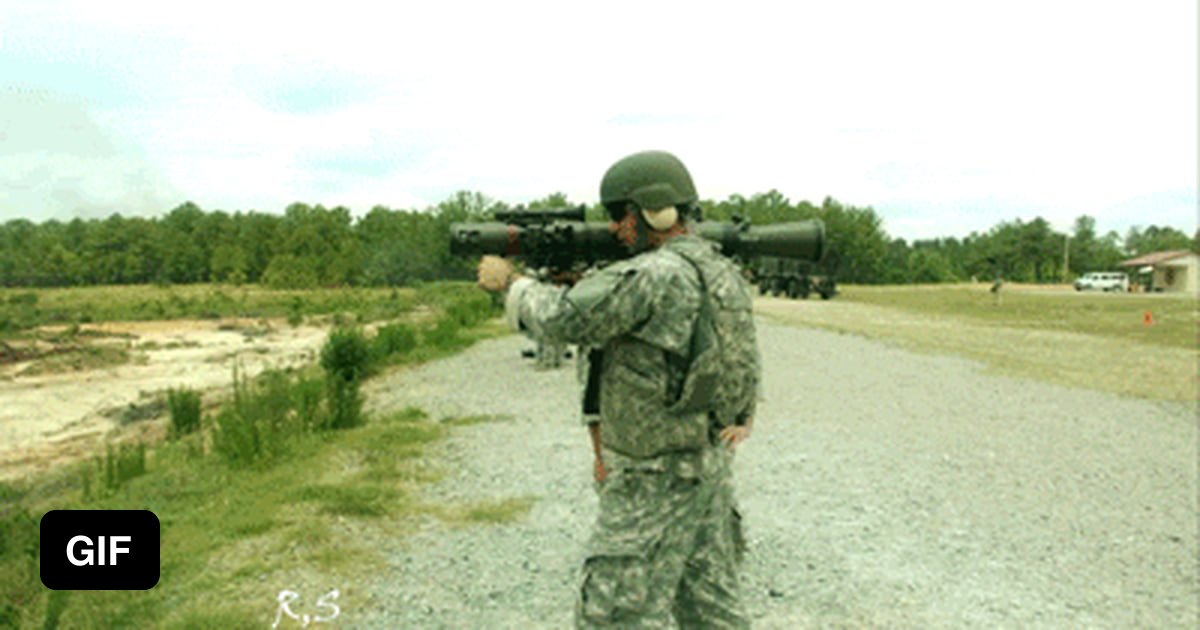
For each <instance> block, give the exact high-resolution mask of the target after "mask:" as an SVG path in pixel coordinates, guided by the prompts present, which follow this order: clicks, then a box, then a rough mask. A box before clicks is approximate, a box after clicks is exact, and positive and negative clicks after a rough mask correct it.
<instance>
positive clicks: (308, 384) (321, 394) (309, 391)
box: [292, 378, 325, 431]
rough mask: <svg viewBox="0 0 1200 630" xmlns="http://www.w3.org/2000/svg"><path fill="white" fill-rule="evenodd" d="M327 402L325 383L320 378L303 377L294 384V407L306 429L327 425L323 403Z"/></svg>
mask: <svg viewBox="0 0 1200 630" xmlns="http://www.w3.org/2000/svg"><path fill="white" fill-rule="evenodd" d="M323 402H325V383H323V382H321V379H319V378H302V379H300V380H298V381H296V384H295V385H293V386H292V408H293V409H295V411H296V417H297V419H298V420H299V421H300V424H301V425H303V427H304V429H305V430H306V431H311V430H313V429H317V428H319V427H321V426H324V425H325V415H324V414H323V412H322V409H321V403H323Z"/></svg>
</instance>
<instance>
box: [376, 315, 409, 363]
mask: <svg viewBox="0 0 1200 630" xmlns="http://www.w3.org/2000/svg"><path fill="white" fill-rule="evenodd" d="M416 347H417V333H416V331H415V330H414V329H413V327H412V326H409V325H407V324H388V325H387V326H381V327H380V328H379V330H378V331H376V333H375V338H374V339H372V340H371V362H372V363H376V364H377V363H380V362H382V361H385V360H386V359H387V358H388V357H391V356H392V355H397V354H398V355H404V354H408V353H409V352H412V350H413V349H414V348H416Z"/></svg>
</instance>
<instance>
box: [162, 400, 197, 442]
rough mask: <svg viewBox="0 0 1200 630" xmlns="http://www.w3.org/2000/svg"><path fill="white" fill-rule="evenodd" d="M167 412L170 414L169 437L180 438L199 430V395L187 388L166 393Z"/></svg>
mask: <svg viewBox="0 0 1200 630" xmlns="http://www.w3.org/2000/svg"><path fill="white" fill-rule="evenodd" d="M167 410H168V411H169V412H170V414H171V437H175V438H177V437H180V436H183V435H187V434H189V433H192V432H194V431H196V429H199V428H200V394H199V393H197V392H194V391H192V390H190V389H187V388H182V389H171V390H169V391H167Z"/></svg>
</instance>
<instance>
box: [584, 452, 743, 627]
mask: <svg viewBox="0 0 1200 630" xmlns="http://www.w3.org/2000/svg"><path fill="white" fill-rule="evenodd" d="M730 459H731V456H730V455H729V454H727V452H725V451H724V449H717V448H712V449H707V450H706V451H705V452H704V453H697V454H690V455H668V456H663V457H658V458H654V459H652V460H632V459H627V458H620V457H614V458H613V460H615V461H610V460H609V456H606V464H607V466H608V468H609V476H608V478H607V479H606V480H605V481H604V482H603V483H602V484H600V485H599V486H598V492H599V499H600V513H599V516H598V518H597V520H596V525H595V528H594V530H593V532H592V537H591V540H590V541H589V543H588V550H587V558H586V559H585V560H584V564H583V570H582V575H581V583H580V588H579V593H578V597H577V600H576V607H575V625H576V627H578V628H748V627H749V622H748V621H747V618H746V614H745V612H744V610H743V609H742V605H741V599H740V597H739V594H738V570H739V565H740V563H741V556H742V550H743V548H744V544H745V542H744V539H743V538H742V534H741V522H740V521H741V517H740V515H739V514H738V513H737V510H736V507H735V505H734V497H733V486H732V483H731V481H732V479H731V475H730V469H729V465H730Z"/></svg>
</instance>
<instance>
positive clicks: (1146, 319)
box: [1142, 311, 1154, 326]
mask: <svg viewBox="0 0 1200 630" xmlns="http://www.w3.org/2000/svg"><path fill="white" fill-rule="evenodd" d="M1142 324H1143V325H1145V326H1153V325H1154V315H1153V314H1151V313H1150V311H1146V312H1145V313H1142Z"/></svg>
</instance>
